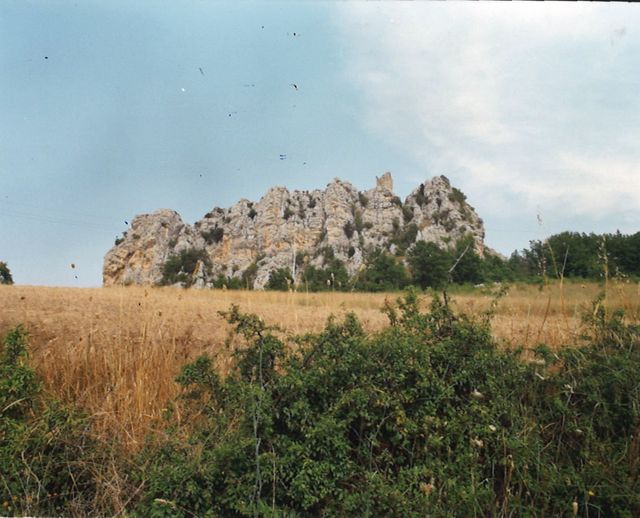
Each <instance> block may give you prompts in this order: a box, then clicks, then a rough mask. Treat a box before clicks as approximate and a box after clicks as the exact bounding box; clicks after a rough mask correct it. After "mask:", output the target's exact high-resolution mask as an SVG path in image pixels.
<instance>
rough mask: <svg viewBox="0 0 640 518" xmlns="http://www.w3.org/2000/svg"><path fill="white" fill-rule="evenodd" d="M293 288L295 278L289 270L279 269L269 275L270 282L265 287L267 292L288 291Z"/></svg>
mask: <svg viewBox="0 0 640 518" xmlns="http://www.w3.org/2000/svg"><path fill="white" fill-rule="evenodd" d="M291 287H293V276H292V275H291V270H289V268H278V269H277V270H273V271H272V272H271V273H270V274H269V280H268V281H267V284H266V285H265V288H266V289H267V290H277V291H287V290H288V289H289V288H291Z"/></svg>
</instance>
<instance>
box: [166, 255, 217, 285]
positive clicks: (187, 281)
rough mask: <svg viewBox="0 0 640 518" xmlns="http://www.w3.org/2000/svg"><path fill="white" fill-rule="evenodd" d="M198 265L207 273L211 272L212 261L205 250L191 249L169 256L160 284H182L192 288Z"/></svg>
mask: <svg viewBox="0 0 640 518" xmlns="http://www.w3.org/2000/svg"><path fill="white" fill-rule="evenodd" d="M198 263H202V264H203V265H204V268H205V272H207V273H208V272H209V271H210V270H211V259H209V256H208V254H207V252H206V251H205V250H201V249H196V248H189V249H186V250H182V251H181V252H180V253H179V254H176V255H171V256H169V258H168V259H167V261H166V262H165V263H164V266H163V268H162V280H161V281H160V284H162V285H165V286H166V285H171V284H176V283H178V282H180V283H183V284H184V285H185V286H186V287H189V286H191V284H192V283H193V281H194V279H193V275H194V273H196V269H197V267H198Z"/></svg>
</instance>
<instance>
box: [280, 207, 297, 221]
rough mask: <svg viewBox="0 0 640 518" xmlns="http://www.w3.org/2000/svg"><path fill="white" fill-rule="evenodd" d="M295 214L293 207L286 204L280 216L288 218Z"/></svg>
mask: <svg viewBox="0 0 640 518" xmlns="http://www.w3.org/2000/svg"><path fill="white" fill-rule="evenodd" d="M294 214H295V212H294V211H293V209H292V208H291V207H289V206H288V205H287V206H286V207H285V208H284V212H283V214H282V217H283V218H284V219H289V218H290V217H291V216H293V215H294Z"/></svg>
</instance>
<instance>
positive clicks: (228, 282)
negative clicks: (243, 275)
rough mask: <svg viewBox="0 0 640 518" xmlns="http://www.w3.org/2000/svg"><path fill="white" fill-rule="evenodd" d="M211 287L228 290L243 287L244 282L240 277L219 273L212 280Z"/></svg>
mask: <svg viewBox="0 0 640 518" xmlns="http://www.w3.org/2000/svg"><path fill="white" fill-rule="evenodd" d="M213 287H214V288H218V289H221V288H224V289H228V290H239V289H242V288H243V287H244V283H243V281H242V279H240V278H238V277H229V276H224V275H222V274H220V275H218V277H217V278H216V279H215V280H214V281H213Z"/></svg>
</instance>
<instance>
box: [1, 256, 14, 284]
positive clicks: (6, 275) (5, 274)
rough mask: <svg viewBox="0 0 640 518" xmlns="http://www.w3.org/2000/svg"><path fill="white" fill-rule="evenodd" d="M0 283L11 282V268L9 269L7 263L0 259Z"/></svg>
mask: <svg viewBox="0 0 640 518" xmlns="http://www.w3.org/2000/svg"><path fill="white" fill-rule="evenodd" d="M0 284H13V277H12V276H11V270H9V266H7V263H5V262H3V261H0Z"/></svg>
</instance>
